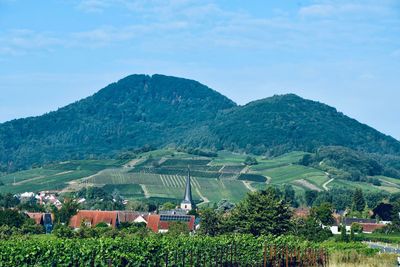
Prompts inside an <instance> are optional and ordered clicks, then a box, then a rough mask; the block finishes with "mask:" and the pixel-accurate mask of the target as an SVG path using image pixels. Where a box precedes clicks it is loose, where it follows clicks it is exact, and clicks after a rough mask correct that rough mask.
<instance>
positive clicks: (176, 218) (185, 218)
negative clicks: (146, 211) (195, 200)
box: [147, 214, 195, 233]
mask: <svg viewBox="0 0 400 267" xmlns="http://www.w3.org/2000/svg"><path fill="white" fill-rule="evenodd" d="M176 222H183V223H185V224H186V225H187V226H188V229H189V231H190V232H192V231H194V229H195V217H194V216H192V215H178V214H169V215H162V214H161V215H160V214H152V215H149V217H148V221H147V228H149V229H150V230H152V231H153V232H155V233H166V232H168V229H169V227H170V225H171V224H172V223H176Z"/></svg>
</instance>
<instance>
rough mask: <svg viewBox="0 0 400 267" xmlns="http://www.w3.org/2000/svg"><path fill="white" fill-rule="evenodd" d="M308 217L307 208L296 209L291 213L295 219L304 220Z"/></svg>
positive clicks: (308, 210)
mask: <svg viewBox="0 0 400 267" xmlns="http://www.w3.org/2000/svg"><path fill="white" fill-rule="evenodd" d="M309 215H310V209H308V208H298V209H295V210H294V212H293V216H295V217H300V218H305V217H308V216H309Z"/></svg>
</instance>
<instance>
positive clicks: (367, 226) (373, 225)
mask: <svg viewBox="0 0 400 267" xmlns="http://www.w3.org/2000/svg"><path fill="white" fill-rule="evenodd" d="M353 223H358V224H359V225H361V227H362V229H363V233H365V234H371V233H372V232H373V231H375V230H377V229H381V228H383V227H384V226H385V225H386V224H387V223H383V222H377V221H376V220H375V219H362V218H343V220H342V221H340V220H339V219H337V220H335V224H334V225H333V226H331V231H332V233H333V234H335V235H338V234H340V231H339V226H340V225H341V224H343V225H345V226H346V231H347V232H350V230H351V225H352V224H353Z"/></svg>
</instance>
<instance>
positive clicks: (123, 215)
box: [118, 211, 144, 222]
mask: <svg viewBox="0 0 400 267" xmlns="http://www.w3.org/2000/svg"><path fill="white" fill-rule="evenodd" d="M140 216H141V214H140V213H137V212H135V211H118V220H119V221H120V222H134V221H135V220H136V219H137V218H138V217H140ZM143 218H144V216H143Z"/></svg>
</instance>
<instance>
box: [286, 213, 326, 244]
mask: <svg viewBox="0 0 400 267" xmlns="http://www.w3.org/2000/svg"><path fill="white" fill-rule="evenodd" d="M293 225H294V231H293V234H294V235H296V236H302V237H304V238H305V239H307V240H309V241H314V242H322V241H324V240H327V239H328V238H329V237H331V236H332V232H331V230H330V229H329V228H323V227H322V225H321V223H320V222H318V221H317V220H316V219H315V218H313V217H308V218H306V219H304V218H298V219H295V220H294V221H293Z"/></svg>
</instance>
